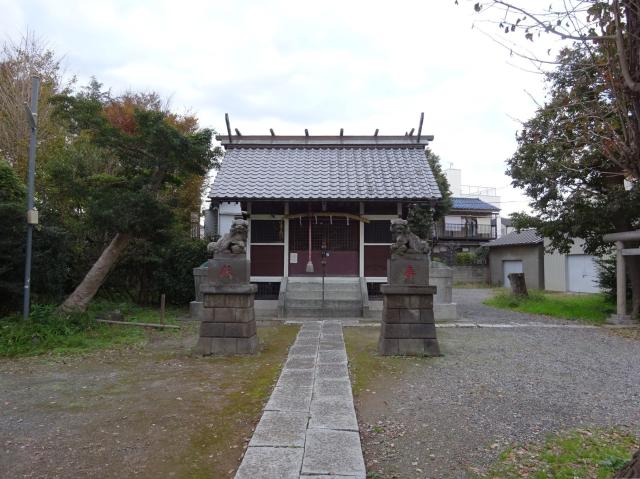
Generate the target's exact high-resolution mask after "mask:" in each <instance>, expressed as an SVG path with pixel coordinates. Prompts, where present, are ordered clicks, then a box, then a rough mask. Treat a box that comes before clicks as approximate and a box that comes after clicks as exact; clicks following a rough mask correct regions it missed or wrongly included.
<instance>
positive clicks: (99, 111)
mask: <svg viewBox="0 0 640 479" xmlns="http://www.w3.org/2000/svg"><path fill="white" fill-rule="evenodd" d="M54 103H55V106H56V112H57V117H58V118H60V119H61V120H62V121H64V123H65V125H66V127H67V128H68V131H69V135H68V143H71V144H72V145H73V148H68V149H65V151H64V154H62V155H61V159H60V161H59V162H58V163H57V164H56V165H55V167H52V168H51V175H52V178H53V179H55V178H57V179H59V180H60V186H59V190H58V192H57V193H58V194H57V198H56V200H55V201H57V202H58V204H59V205H61V207H63V208H64V209H65V210H66V211H72V212H74V214H75V215H76V216H77V221H78V223H79V224H82V223H86V224H88V225H91V228H92V229H93V231H94V232H95V233H97V234H101V235H102V237H103V239H107V238H108V244H107V246H106V248H104V250H103V251H102V252H101V253H100V256H99V257H98V259H97V260H96V261H95V263H93V265H92V266H91V268H90V270H89V272H88V273H87V274H86V275H85V276H84V278H83V279H82V281H81V282H80V284H79V285H78V286H77V287H76V288H75V290H74V291H73V293H71V295H70V296H69V297H68V298H67V299H66V300H65V301H64V302H63V304H62V306H61V308H62V309H63V310H64V311H70V310H84V309H86V307H87V305H88V303H89V302H90V301H91V299H92V298H93V296H94V295H95V294H96V292H97V291H98V289H99V288H100V286H101V285H102V284H103V283H104V281H105V279H106V277H107V275H108V273H109V272H110V271H111V270H112V268H113V267H114V265H115V264H116V262H117V261H118V259H119V258H120V257H121V256H122V254H123V252H124V251H125V250H126V248H127V247H128V246H129V245H130V243H131V242H132V241H134V240H139V239H150V240H154V241H158V240H166V239H168V238H170V236H171V230H172V228H173V227H174V224H175V222H174V212H173V211H172V209H171V206H172V205H171V200H172V198H173V196H174V193H175V191H176V190H177V189H179V188H180V186H181V185H183V184H184V182H185V181H188V180H192V179H193V177H194V175H196V176H200V177H204V175H205V174H206V172H207V171H208V170H209V169H210V168H211V167H212V166H213V165H215V164H216V163H217V161H218V157H219V150H217V149H212V147H211V139H212V131H211V130H208V129H200V128H198V126H197V122H196V121H195V119H194V118H193V117H190V116H186V117H181V116H178V115H175V114H173V113H171V112H170V111H169V110H168V109H167V108H165V107H164V106H163V105H162V103H161V102H160V100H159V97H158V96H157V95H153V94H150V95H147V94H142V95H136V94H131V93H128V94H125V95H123V96H120V97H112V96H111V94H110V93H109V92H104V91H102V90H101V86H100V85H99V84H98V83H97V82H95V81H94V82H93V83H92V84H91V85H90V86H89V88H87V89H85V90H83V91H82V92H80V93H78V94H76V95H64V96H59V97H57V98H55V99H54ZM78 150H79V151H80V152H81V151H83V150H84V151H87V152H89V153H90V154H89V155H88V156H84V155H82V154H78V153H79V151H78ZM65 178H66V179H65Z"/></svg>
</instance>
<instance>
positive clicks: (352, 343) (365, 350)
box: [343, 327, 423, 396]
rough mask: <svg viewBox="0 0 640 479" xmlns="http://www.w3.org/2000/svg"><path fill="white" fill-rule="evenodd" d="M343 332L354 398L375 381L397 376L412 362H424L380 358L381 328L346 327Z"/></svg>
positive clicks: (399, 358) (387, 357)
mask: <svg viewBox="0 0 640 479" xmlns="http://www.w3.org/2000/svg"><path fill="white" fill-rule="evenodd" d="M343 331H344V342H345V346H346V349H347V356H348V357H349V371H350V373H351V385H352V388H353V394H354V396H358V395H359V394H360V393H362V392H363V391H365V390H366V389H367V388H368V387H369V385H370V384H371V383H372V382H373V381H374V380H375V379H377V378H379V377H381V376H383V375H393V376H395V375H397V374H398V373H400V372H402V371H403V370H404V368H405V367H406V366H407V365H408V364H409V362H410V361H412V360H413V361H414V362H415V361H416V360H417V361H420V360H423V358H415V357H412V358H402V357H394V356H380V355H379V354H378V337H379V336H380V329H379V328H373V327H345V328H344V330H343Z"/></svg>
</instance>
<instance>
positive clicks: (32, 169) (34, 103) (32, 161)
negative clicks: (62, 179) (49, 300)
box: [22, 76, 40, 320]
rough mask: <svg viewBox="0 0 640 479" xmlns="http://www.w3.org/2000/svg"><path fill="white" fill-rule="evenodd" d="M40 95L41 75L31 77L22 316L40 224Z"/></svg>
mask: <svg viewBox="0 0 640 479" xmlns="http://www.w3.org/2000/svg"><path fill="white" fill-rule="evenodd" d="M39 96H40V77H38V76H32V77H31V108H29V105H27V103H26V102H25V104H24V108H25V110H26V112H27V120H28V121H29V126H31V139H30V142H29V177H28V180H27V254H26V259H25V266H24V300H23V303H22V316H23V318H24V319H25V320H26V319H28V318H29V305H30V296H31V249H32V243H33V226H34V225H37V224H38V211H37V210H35V209H34V207H33V190H34V183H35V176H36V133H37V131H38V98H39Z"/></svg>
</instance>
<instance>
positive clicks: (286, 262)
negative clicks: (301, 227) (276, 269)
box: [282, 201, 289, 278]
mask: <svg viewBox="0 0 640 479" xmlns="http://www.w3.org/2000/svg"><path fill="white" fill-rule="evenodd" d="M284 214H285V218H284V220H283V221H284V269H283V270H282V271H283V276H284V277H285V278H287V277H288V276H289V218H287V217H286V215H288V214H289V202H288V201H285V203H284Z"/></svg>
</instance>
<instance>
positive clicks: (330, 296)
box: [287, 291, 362, 301]
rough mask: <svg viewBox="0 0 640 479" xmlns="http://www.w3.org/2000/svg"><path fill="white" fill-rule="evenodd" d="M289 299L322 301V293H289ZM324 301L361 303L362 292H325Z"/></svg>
mask: <svg viewBox="0 0 640 479" xmlns="http://www.w3.org/2000/svg"><path fill="white" fill-rule="evenodd" d="M287 299H294V300H307V299H318V300H321V299H322V291H287ZM324 299H326V300H330V301H334V300H335V301H340V300H349V301H361V300H362V294H361V293H360V291H325V292H324Z"/></svg>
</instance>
